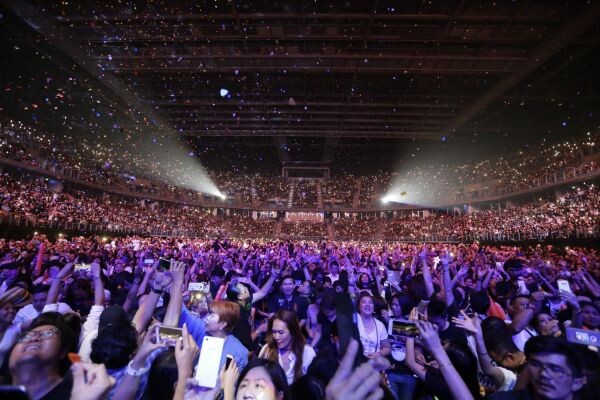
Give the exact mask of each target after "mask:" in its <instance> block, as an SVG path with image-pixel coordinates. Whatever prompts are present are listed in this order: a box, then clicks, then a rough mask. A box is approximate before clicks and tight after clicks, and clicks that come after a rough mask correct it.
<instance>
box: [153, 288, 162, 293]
mask: <svg viewBox="0 0 600 400" xmlns="http://www.w3.org/2000/svg"><path fill="white" fill-rule="evenodd" d="M152 292H153V293H156V294H158V295H161V294H163V293H164V290H162V289H156V288H152Z"/></svg>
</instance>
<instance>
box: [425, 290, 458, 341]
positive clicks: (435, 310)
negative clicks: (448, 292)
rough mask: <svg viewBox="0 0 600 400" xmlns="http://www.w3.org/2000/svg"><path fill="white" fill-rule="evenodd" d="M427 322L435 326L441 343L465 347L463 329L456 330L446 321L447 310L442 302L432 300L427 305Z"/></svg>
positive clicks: (456, 328)
mask: <svg viewBox="0 0 600 400" xmlns="http://www.w3.org/2000/svg"><path fill="white" fill-rule="evenodd" d="M427 321H429V322H431V323H432V324H434V325H436V326H437V328H438V333H439V336H440V339H441V340H442V343H446V342H454V343H457V344H459V345H461V346H464V347H466V346H467V335H466V333H465V331H464V329H461V328H458V327H456V326H454V325H452V324H450V322H449V321H448V308H447V307H446V304H445V303H444V302H443V301H439V300H432V301H431V302H429V304H428V305H427Z"/></svg>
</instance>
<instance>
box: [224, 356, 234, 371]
mask: <svg viewBox="0 0 600 400" xmlns="http://www.w3.org/2000/svg"><path fill="white" fill-rule="evenodd" d="M232 361H233V356H232V355H231V354H227V358H226V359H225V369H229V365H230V364H231V362H232Z"/></svg>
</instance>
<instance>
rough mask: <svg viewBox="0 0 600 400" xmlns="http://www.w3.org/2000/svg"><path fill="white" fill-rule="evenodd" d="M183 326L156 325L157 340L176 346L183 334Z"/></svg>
mask: <svg viewBox="0 0 600 400" xmlns="http://www.w3.org/2000/svg"><path fill="white" fill-rule="evenodd" d="M182 332H183V331H182V329H181V328H175V327H173V326H164V325H159V326H157V327H156V342H157V343H163V344H166V345H167V346H171V347H174V346H175V345H176V344H177V341H178V340H179V338H180V337H181V334H182Z"/></svg>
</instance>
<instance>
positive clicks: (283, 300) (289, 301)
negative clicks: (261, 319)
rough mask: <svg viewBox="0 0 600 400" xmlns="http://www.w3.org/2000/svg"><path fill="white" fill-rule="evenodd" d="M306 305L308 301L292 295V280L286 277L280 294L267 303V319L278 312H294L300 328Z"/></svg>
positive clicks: (303, 320)
mask: <svg viewBox="0 0 600 400" xmlns="http://www.w3.org/2000/svg"><path fill="white" fill-rule="evenodd" d="M308 305H309V303H308V299H306V298H305V297H302V296H300V295H298V294H296V293H294V279H293V278H292V277H291V276H286V277H285V278H283V281H282V282H281V292H280V293H278V294H276V295H275V296H274V297H272V298H271V300H270V301H269V317H271V316H272V315H273V314H275V313H276V312H277V311H279V310H288V311H294V312H295V313H296V315H297V316H298V320H299V321H300V326H304V324H305V323H306V311H307V310H308Z"/></svg>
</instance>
